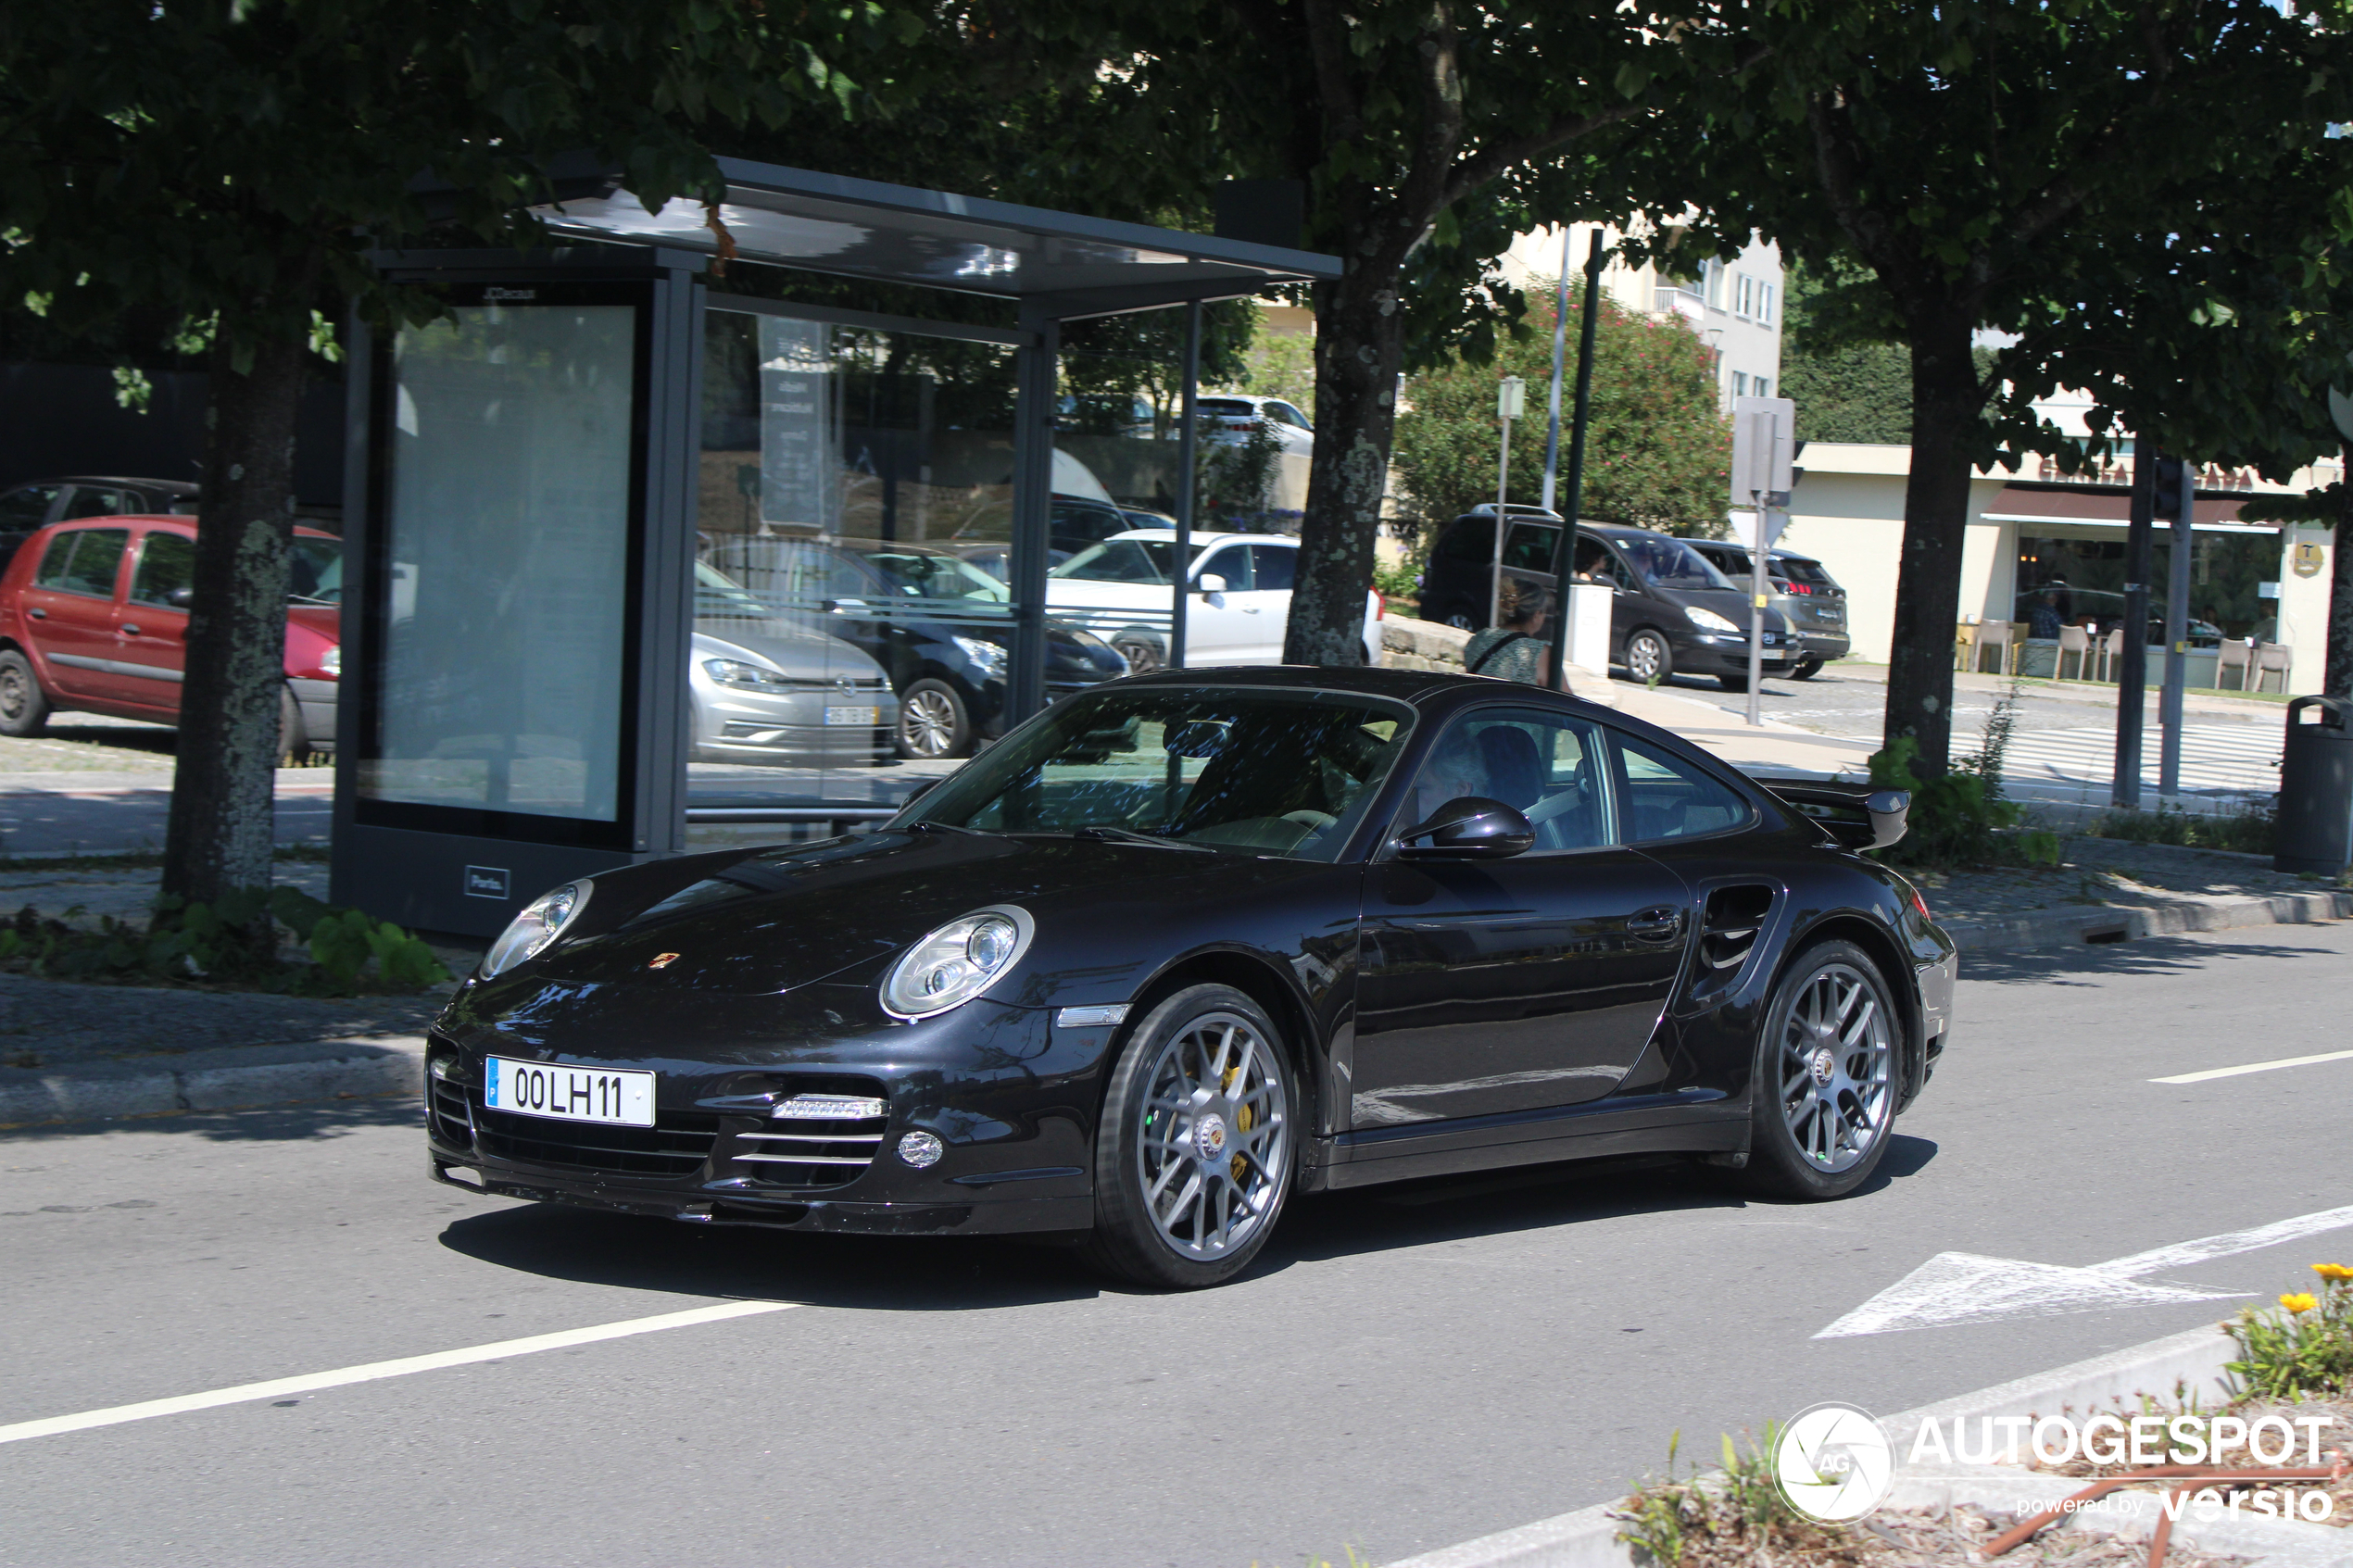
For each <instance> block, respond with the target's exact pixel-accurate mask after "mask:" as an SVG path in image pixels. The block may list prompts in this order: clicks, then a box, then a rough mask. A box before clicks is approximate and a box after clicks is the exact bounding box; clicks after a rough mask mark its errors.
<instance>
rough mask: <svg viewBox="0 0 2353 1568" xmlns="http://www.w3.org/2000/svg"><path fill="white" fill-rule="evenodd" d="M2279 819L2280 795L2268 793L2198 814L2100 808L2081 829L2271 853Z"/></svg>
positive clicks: (2142, 840) (2097, 834) (2140, 840)
mask: <svg viewBox="0 0 2353 1568" xmlns="http://www.w3.org/2000/svg"><path fill="white" fill-rule="evenodd" d="M2278 822H2279V797H2277V796H2271V797H2267V798H2265V799H2263V800H2259V801H2258V802H2256V803H2254V804H2253V805H2250V806H2248V807H2246V809H2243V810H2239V811H2233V812H2227V813H2223V814H2221V815H2216V816H2199V815H2194V814H2193V813H2191V812H2188V811H2183V810H2180V809H2175V808H2172V807H2160V808H2158V809H2157V810H2154V811H2108V812H2103V813H2102V814H2101V815H2100V816H2099V817H2098V818H2096V819H2095V821H2094V822H2092V824H2091V825H2090V826H2089V827H2086V828H2084V829H2083V830H2082V832H2083V834H2084V835H2085V836H2086V837H2090V838H2114V839H2120V840H2122V841H2124V842H2126V843H2129V844H2171V845H2175V846H2178V847H2181V848H2184V849H2228V850H2232V851H2233V852H2235V853H2237V854H2241V855H2270V854H2272V853H2274V848H2273V843H2274V838H2275V834H2276V833H2277V830H2278Z"/></svg>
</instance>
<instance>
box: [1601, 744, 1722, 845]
mask: <svg viewBox="0 0 2353 1568" xmlns="http://www.w3.org/2000/svg"><path fill="white" fill-rule="evenodd" d="M1611 734H1612V735H1613V736H1614V738H1615V739H1616V741H1617V756H1618V760H1619V762H1620V764H1621V765H1622V766H1623V769H1624V773H1625V782H1626V830H1627V831H1626V840H1627V842H1628V843H1629V844H1655V843H1657V842H1658V841H1659V840H1661V839H1668V838H1696V837H1698V836H1700V835H1701V834H1710V833H1722V832H1723V831H1725V830H1726V829H1727V828H1736V827H1743V826H1745V825H1747V823H1748V822H1749V821H1750V819H1751V818H1753V817H1754V816H1755V814H1756V813H1755V809H1754V808H1753V807H1751V806H1750V805H1749V803H1748V802H1747V801H1745V800H1743V799H1742V798H1741V797H1740V796H1739V795H1738V794H1737V793H1735V792H1734V791H1733V790H1732V789H1731V788H1730V786H1729V785H1727V784H1721V783H1719V782H1718V781H1717V780H1715V779H1713V778H1710V777H1709V776H1708V775H1707V774H1706V773H1705V771H1702V770H1701V769H1700V768H1698V767H1697V766H1696V765H1694V764H1692V763H1691V762H1687V761H1685V760H1684V759H1682V758H1680V757H1677V756H1675V755H1673V754H1672V753H1670V752H1667V751H1662V750H1660V749H1659V748H1657V747H1656V746H1650V745H1647V744H1645V743H1644V742H1642V741H1638V740H1636V739H1634V738H1633V737H1632V736H1631V735H1628V734H1621V733H1619V732H1617V731H1612V732H1611Z"/></svg>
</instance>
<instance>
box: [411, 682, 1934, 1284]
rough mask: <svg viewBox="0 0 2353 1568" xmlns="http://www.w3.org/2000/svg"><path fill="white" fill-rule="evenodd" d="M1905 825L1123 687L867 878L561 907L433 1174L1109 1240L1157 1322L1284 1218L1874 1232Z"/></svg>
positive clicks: (1918, 955) (1536, 751) (481, 1005)
mask: <svg viewBox="0 0 2353 1568" xmlns="http://www.w3.org/2000/svg"><path fill="white" fill-rule="evenodd" d="M1907 804H1908V800H1907V797H1905V796H1903V795H1901V794H1899V793H1896V792H1894V791H1886V792H1877V793H1866V792H1865V791H1864V790H1861V789H1845V790H1841V789H1835V788H1831V787H1830V786H1825V785H1820V784H1807V785H1792V786H1790V787H1789V789H1788V793H1786V794H1784V793H1780V792H1777V791H1775V790H1771V789H1768V788H1766V787H1764V786H1763V785H1760V784H1757V783H1756V782H1755V781H1753V780H1750V779H1748V778H1744V777H1743V776H1742V775H1741V774H1740V773H1738V772H1735V771H1732V770H1730V769H1729V768H1727V767H1726V766H1725V765H1724V764H1723V763H1721V762H1718V761H1717V760H1716V759H1714V758H1712V757H1709V756H1707V755H1706V754H1705V753H1704V752H1702V751H1699V750H1697V749H1696V748H1694V747H1692V746H1689V745H1687V744H1686V743H1685V742H1683V741H1681V740H1680V739H1679V738H1677V737H1676V736H1675V735H1673V734H1668V733H1667V731H1665V730H1661V729H1658V728H1656V727H1655V726H1653V725H1649V724H1644V723H1642V722H1640V721H1636V720H1632V719H1629V718H1628V717H1626V716H1624V715H1622V714H1619V713H1617V712H1614V711H1611V710H1609V709H1604V708H1600V707H1597V706H1595V705H1593V704H1591V703H1586V702H1582V701H1579V700H1577V699H1574V698H1571V697H1568V696H1565V695H1562V694H1559V693H1554V692H1550V691H1540V690H1537V689H1535V688H1531V687H1526V686H1511V685H1504V684H1499V683H1497V682H1493V681H1487V680H1478V679H1473V678H1469V677H1466V676H1462V675H1441V674H1433V673H1428V672H1425V671H1403V670H1329V669H1314V670H1309V669H1295V668H1294V669H1265V670H1229V671H1214V672H1208V673H1201V672H1194V671H1163V672H1161V673H1160V674H1157V675H1150V676H1144V677H1140V678H1139V679H1136V680H1132V681H1125V682H1121V683H1119V684H1116V685H1112V686H1106V687H1101V688H1098V689H1096V690H1094V691H1090V692H1084V693H1080V694H1078V695H1076V696H1073V697H1070V698H1069V699H1067V700H1065V701H1063V702H1061V703H1058V704H1056V705H1055V706H1053V707H1052V708H1050V709H1047V710H1046V711H1045V712H1043V713H1041V714H1039V715H1038V716H1037V717H1036V718H1034V719H1032V720H1031V721H1028V722H1027V723H1026V724H1024V725H1022V726H1021V727H1020V728H1018V729H1016V730H1014V731H1013V733H1012V734H1008V735H1007V736H1006V737H1005V739H1004V740H1003V741H1001V742H1000V743H999V744H998V745H997V746H993V747H991V748H990V749H989V750H988V751H987V752H985V753H983V754H982V755H981V756H980V757H978V758H976V759H974V760H973V761H972V762H970V763H968V764H966V765H965V766H964V767H963V769H961V770H960V771H957V772H955V773H954V774H952V775H950V777H949V778H947V779H945V780H943V781H942V782H941V783H939V784H936V785H934V786H933V787H932V788H930V789H928V790H926V791H925V792H924V793H923V794H921V795H919V796H917V797H915V798H914V799H913V800H912V802H911V803H910V804H909V805H908V806H907V807H906V808H905V809H902V810H901V811H900V813H899V814H898V815H897V816H896V817H894V818H893V819H891V820H890V821H889V822H887V823H885V824H884V825H883V826H882V827H881V828H880V829H879V830H877V831H876V832H875V833H874V834H872V835H870V836H867V837H864V838H858V839H849V840H843V839H835V840H831V841H828V842H826V843H824V844H817V845H786V846H779V847H771V848H754V849H731V850H726V851H722V852H719V853H715V854H707V855H697V856H687V857H681V858H677V859H666V860H658V861H654V862H651V863H649V864H646V865H640V866H634V867H629V868H626V869H622V870H617V871H611V872H602V873H599V874H598V875H596V876H593V877H588V878H584V879H582V880H580V881H577V882H573V883H568V884H564V885H563V886H561V887H559V888H557V889H555V890H553V891H552V892H549V893H547V894H545V895H543V896H541V897H539V898H537V899H536V900H535V901H534V902H533V903H531V904H530V905H529V906H527V907H526V908H525V909H523V910H522V913H521V914H519V915H518V916H517V917H516V918H515V921H514V922H513V923H512V924H511V925H510V926H509V927H508V929H507V931H506V933H505V934H504V935H501V936H500V937H499V938H498V940H497V942H496V943H495V944H494V945H493V946H492V947H491V948H490V950H489V953H488V955H487V956H486V957H485V958H484V960H483V961H482V963H481V965H480V967H479V968H478V969H477V970H476V971H475V972H474V975H473V977H472V979H471V980H470V981H469V982H468V983H467V984H466V985H464V986H463V987H461V988H460V989H459V992H458V993H457V995H456V996H455V997H453V998H452V999H451V1001H450V1003H449V1005H448V1007H447V1010H445V1011H444V1012H443V1013H442V1015H441V1017H440V1018H439V1019H438V1020H437V1021H436V1022H434V1024H433V1025H432V1027H431V1029H430V1031H429V1032H428V1035H427V1036H426V1047H425V1071H424V1083H425V1085H426V1090H427V1093H426V1104H425V1135H426V1152H427V1155H428V1158H429V1160H430V1161H431V1166H430V1171H431V1174H432V1176H433V1177H434V1179H436V1180H440V1181H444V1182H447V1183H449V1184H450V1185H453V1186H459V1187H462V1188H464V1189H465V1190H468V1191H471V1192H472V1193H474V1194H475V1195H476V1196H477V1197H490V1198H523V1199H530V1200H535V1201H538V1202H543V1203H559V1204H570V1205H575V1206H577V1207H579V1208H581V1209H583V1210H587V1211H589V1212H592V1213H597V1214H602V1215H607V1216H610V1215H614V1214H617V1213H626V1214H635V1215H641V1216H645V1215H651V1216H663V1215H666V1216H669V1217H672V1218H674V1219H676V1220H680V1221H684V1222H688V1223H694V1224H698V1225H705V1226H717V1225H755V1226H766V1227H771V1228H774V1229H778V1230H799V1231H809V1232H821V1233H827V1234H832V1233H838V1232H844V1231H864V1232H873V1233H875V1234H885V1235H890V1236H950V1235H954V1236H970V1235H1003V1234H1008V1233H1031V1234H1037V1233H1060V1234H1063V1235H1064V1236H1083V1237H1084V1240H1085V1245H1086V1246H1087V1248H1088V1255H1089V1256H1090V1257H1091V1258H1092V1260H1093V1261H1095V1262H1096V1263H1097V1264H1098V1265H1099V1266H1100V1267H1102V1268H1104V1269H1105V1270H1107V1271H1109V1272H1113V1273H1117V1274H1119V1275H1122V1276H1124V1277H1126V1278H1128V1279H1131V1280H1135V1281H1138V1282H1139V1283H1142V1284H1145V1285H1147V1286H1152V1287H1157V1288H1164V1289H1165V1288H1178V1289H1184V1288H1194V1287H1200V1286H1214V1285H1216V1284H1218V1283H1220V1282H1222V1281H1225V1280H1227V1279H1230V1278H1232V1277H1233V1276H1235V1275H1236V1274H1237V1273H1240V1272H1241V1271H1242V1270H1244V1269H1246V1268H1247V1267H1249V1265H1250V1263H1251V1261H1252V1259H1253V1258H1254V1257H1256V1256H1257V1255H1258V1254H1259V1252H1260V1249H1261V1248H1263V1247H1264V1246H1265V1244H1266V1241H1267V1238H1268V1236H1270V1235H1271V1234H1272V1233H1273V1232H1274V1231H1275V1229H1276V1227H1277V1225H1278V1224H1279V1223H1280V1222H1281V1219H1282V1214H1283V1210H1284V1207H1285V1204H1286V1202H1287V1200H1288V1199H1289V1198H1290V1195H1291V1193H1292V1192H1293V1191H1294V1190H1306V1191H1318V1190H1325V1189H1327V1188H1333V1187H1340V1186H1349V1187H1354V1186H1362V1185H1372V1184H1378V1183H1383V1182H1392V1181H1398V1180H1403V1179H1409V1178H1413V1177H1420V1176H1428V1175H1434V1174H1441V1173H1446V1174H1454V1173H1463V1172H1467V1171H1479V1170H1492V1169H1498V1168H1512V1167H1519V1166H1527V1165H1535V1164H1541V1163H1547V1162H1552V1161H1558V1160H1577V1159H1585V1158H1593V1157H1604V1156H1611V1157H1622V1156H1625V1155H1629V1154H1678V1155H1685V1156H1689V1157H1692V1158H1694V1159H1697V1160H1704V1161H1705V1162H1706V1163H1707V1165H1709V1166H1711V1167H1713V1168H1714V1169H1715V1171H1716V1172H1717V1173H1718V1174H1719V1175H1720V1176H1721V1177H1722V1178H1724V1179H1726V1180H1728V1181H1733V1182H1738V1183H1739V1184H1741V1185H1743V1186H1746V1187H1749V1188H1751V1189H1752V1190H1757V1191H1762V1192H1768V1193H1771V1194H1775V1195H1778V1196H1780V1197H1781V1198H1796V1199H1800V1200H1816V1201H1818V1200H1825V1199H1832V1198H1843V1197H1846V1196H1848V1195H1850V1194H1859V1193H1865V1192H1869V1191H1870V1190H1872V1185H1873V1177H1874V1174H1875V1173H1876V1172H1877V1171H1878V1170H1879V1169H1880V1168H1881V1164H1882V1161H1883V1160H1885V1158H1886V1156H1887V1154H1888V1151H1889V1149H1890V1148H1891V1146H1892V1145H1893V1144H1894V1137H1895V1133H1894V1129H1895V1126H1896V1124H1897V1119H1898V1117H1899V1116H1900V1115H1901V1113H1902V1112H1903V1111H1904V1110H1905V1109H1906V1107H1907V1106H1909V1105H1910V1104H1912V1103H1913V1101H1914V1099H1915V1098H1916V1097H1917V1096H1918V1095H1919V1094H1920V1093H1921V1092H1922V1090H1923V1089H1924V1088H1925V1087H1926V1086H1927V1085H1928V1083H1929V1080H1930V1077H1931V1074H1932V1073H1934V1071H1935V1069H1936V1067H1937V1065H1938V1064H1939V1061H1940V1059H1941V1058H1942V1056H1943V1055H1944V1052H1945V1049H1946V1042H1947V1040H1948V1039H1949V1038H1950V1037H1951V1023H1952V1019H1953V1010H1952V1000H1953V987H1954V969H1955V959H1956V949H1955V947H1954V944H1953V941H1952V939H1951V938H1950V937H1949V936H1947V935H1945V934H1944V932H1943V931H1941V930H1940V929H1939V928H1938V927H1937V926H1936V925H1935V923H1934V922H1932V921H1931V919H1930V918H1929V912H1928V909H1927V906H1926V905H1925V904H1924V903H1923V902H1922V901H1921V899H1920V896H1919V893H1918V892H1917V891H1916V890H1915V889H1914V888H1913V887H1912V885H1911V884H1909V883H1907V882H1906V881H1905V880H1904V878H1903V877H1902V876H1900V875H1899V874H1897V873H1896V872H1894V871H1892V870H1890V869H1888V868H1887V867H1885V866H1882V865H1880V864H1878V863H1876V862H1874V861H1872V860H1870V859H1866V858H1865V857H1863V856H1862V855H1859V854H1857V853H1856V850H1857V849H1859V848H1863V847H1869V846H1872V845H1877V844H1885V843H1889V842H1893V841H1894V838H1895V837H1896V836H1897V835H1898V834H1901V832H1902V828H1903V817H1904V813H1905V809H1906V806H1907ZM615 1223H619V1222H615ZM911 1261H912V1260H911Z"/></svg>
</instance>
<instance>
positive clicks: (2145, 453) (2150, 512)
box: [2108, 443, 2161, 811]
mask: <svg viewBox="0 0 2353 1568" xmlns="http://www.w3.org/2000/svg"><path fill="white" fill-rule="evenodd" d="M2160 460H2161V459H2160V458H2158V456H2157V452H2156V449H2155V448H2153V447H2149V446H2145V445H2141V444H2139V443H2135V444H2134V445H2133V499H2132V504H2131V507H2130V509H2129V510H2128V511H2127V512H2126V514H2125V517H2126V523H2125V534H2124V628H2123V630H2124V636H2123V638H2122V641H2123V644H2124V647H2123V650H2122V651H2123V655H2124V659H2123V668H2122V669H2120V671H2118V672H2117V680H2116V781H2115V783H2114V784H2113V785H2112V786H2111V788H2110V791H2109V796H2108V800H2109V803H2110V804H2111V805H2114V806H2117V807H2120V808H2121V809H2124V810H2127V811H2131V810H2137V809H2139V807H2140V804H2141V703H2142V701H2143V700H2144V698H2145V696H2146V695H2147V691H2148V640H2149V564H2150V561H2149V558H2150V555H2151V553H2152V552H2151V547H2150V540H2149V523H2150V520H2151V519H2152V518H2153V517H2154V516H2155V515H2156V502H2157V465H2158V462H2159V461H2160Z"/></svg>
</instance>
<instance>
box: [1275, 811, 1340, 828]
mask: <svg viewBox="0 0 2353 1568" xmlns="http://www.w3.org/2000/svg"><path fill="white" fill-rule="evenodd" d="M1283 821H1285V822H1297V823H1298V824H1299V825H1300V826H1302V827H1307V828H1327V827H1329V826H1331V825H1332V824H1333V823H1334V822H1338V821H1340V819H1339V818H1338V817H1335V816H1332V815H1331V814H1330V813H1328V812H1325V811H1303V810H1302V811H1286V812H1284V813H1283Z"/></svg>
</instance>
